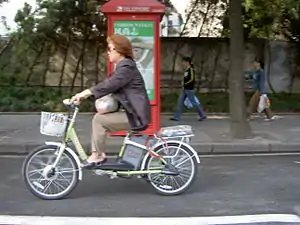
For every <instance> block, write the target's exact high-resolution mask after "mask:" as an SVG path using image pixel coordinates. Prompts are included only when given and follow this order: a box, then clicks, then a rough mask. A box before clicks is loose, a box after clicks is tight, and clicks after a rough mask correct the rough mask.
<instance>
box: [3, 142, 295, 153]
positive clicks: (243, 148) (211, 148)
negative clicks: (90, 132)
mask: <svg viewBox="0 0 300 225" xmlns="http://www.w3.org/2000/svg"><path fill="white" fill-rule="evenodd" d="M43 144H44V143H40V144H39V143H34V144H25V145H20V144H0V155H26V154H28V153H29V152H31V151H32V150H33V149H35V148H36V147H38V146H40V145H43ZM120 146H121V144H108V145H107V149H108V150H107V154H108V155H116V154H117V153H118V152H119V150H120ZM191 146H192V147H193V148H194V149H195V150H196V151H197V153H198V154H199V155H201V154H205V155H207V154H212V155H218V154H251V153H297V152H299V153H300V142H297V143H265V144H260V143H259V144H253V143H192V144H191ZM82 147H83V148H84V149H85V150H87V149H89V147H90V144H82Z"/></svg>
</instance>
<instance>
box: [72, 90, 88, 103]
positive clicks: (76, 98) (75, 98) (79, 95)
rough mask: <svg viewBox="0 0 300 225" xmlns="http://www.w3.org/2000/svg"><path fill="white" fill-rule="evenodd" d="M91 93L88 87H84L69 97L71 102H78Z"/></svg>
mask: <svg viewBox="0 0 300 225" xmlns="http://www.w3.org/2000/svg"><path fill="white" fill-rule="evenodd" d="M91 95H92V92H91V91H90V89H86V90H84V91H82V92H79V93H77V94H76V95H74V96H73V97H72V98H71V102H78V103H80V101H81V100H83V99H86V98H88V97H90V96H91Z"/></svg>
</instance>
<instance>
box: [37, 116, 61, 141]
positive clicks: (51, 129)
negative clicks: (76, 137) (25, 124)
mask: <svg viewBox="0 0 300 225" xmlns="http://www.w3.org/2000/svg"><path fill="white" fill-rule="evenodd" d="M66 125H67V116H66V115H64V114H59V113H51V112H41V121H40V133H41V134H44V135H47V136H54V137H62V136H63V135H64V132H65V129H66Z"/></svg>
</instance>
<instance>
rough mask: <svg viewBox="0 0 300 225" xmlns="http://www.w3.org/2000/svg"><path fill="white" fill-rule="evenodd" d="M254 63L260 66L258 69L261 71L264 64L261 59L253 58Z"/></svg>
mask: <svg viewBox="0 0 300 225" xmlns="http://www.w3.org/2000/svg"><path fill="white" fill-rule="evenodd" d="M254 62H257V63H259V65H260V67H261V68H262V69H264V68H265V63H264V62H263V61H262V60H261V59H259V58H255V59H254Z"/></svg>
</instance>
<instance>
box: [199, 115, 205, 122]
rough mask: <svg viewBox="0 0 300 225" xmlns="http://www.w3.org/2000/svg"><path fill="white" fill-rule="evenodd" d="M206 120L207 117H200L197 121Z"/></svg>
mask: <svg viewBox="0 0 300 225" xmlns="http://www.w3.org/2000/svg"><path fill="white" fill-rule="evenodd" d="M206 118H207V116H203V117H200V118H199V119H198V120H199V121H203V120H205V119H206Z"/></svg>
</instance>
